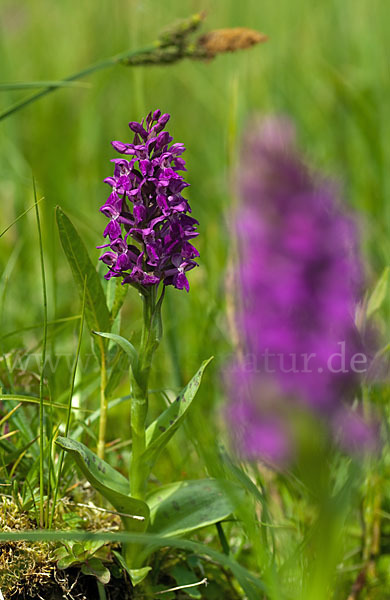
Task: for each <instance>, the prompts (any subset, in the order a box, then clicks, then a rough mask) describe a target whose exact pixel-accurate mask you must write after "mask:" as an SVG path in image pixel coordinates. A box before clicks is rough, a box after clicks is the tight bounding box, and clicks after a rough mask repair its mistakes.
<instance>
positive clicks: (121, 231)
mask: <svg viewBox="0 0 390 600" xmlns="http://www.w3.org/2000/svg"><path fill="white" fill-rule="evenodd" d="M169 118H170V115H169V114H163V115H162V114H161V111H160V110H155V111H154V112H153V113H152V112H150V113H149V114H148V115H147V117H146V118H145V119H143V121H142V122H141V123H138V122H136V121H131V122H130V123H129V127H130V129H131V131H132V132H133V133H134V139H133V142H132V143H127V144H126V143H123V142H119V141H115V142H112V146H113V147H114V149H115V150H116V151H117V152H119V153H120V154H123V155H130V158H129V160H127V158H116V159H113V161H112V162H114V165H115V166H114V174H113V176H112V177H107V178H106V179H105V180H104V181H105V183H108V185H110V186H111V188H112V191H111V194H110V196H109V197H108V199H107V201H106V202H105V204H103V206H102V207H101V208H100V210H101V212H102V213H103V214H104V215H105V216H106V217H108V218H109V219H110V221H109V223H108V225H107V227H106V228H105V230H104V234H103V235H104V237H105V238H108V240H109V243H108V244H104V245H103V246H99V247H100V248H108V247H109V250H106V251H105V252H104V254H103V255H102V256H101V257H100V260H101V261H102V262H104V263H105V264H106V265H107V266H108V268H109V271H108V273H107V274H106V275H105V278H106V279H110V278H111V277H121V278H122V283H129V284H132V285H135V286H136V287H138V289H140V287H141V289H142V288H145V289H146V288H149V287H150V286H155V285H158V284H159V283H160V282H162V283H163V284H164V285H173V286H174V287H176V288H177V289H179V290H182V289H185V290H186V291H187V292H188V290H189V283H188V279H187V276H186V274H185V273H186V272H187V271H189V270H191V269H193V268H194V267H195V266H197V263H196V262H195V261H194V258H195V257H197V256H199V253H198V251H197V250H196V248H195V247H194V246H193V245H192V244H190V242H189V241H188V240H190V239H192V238H194V237H196V236H197V235H198V232H197V230H196V227H197V225H198V222H197V221H196V220H195V219H193V218H192V217H190V216H189V214H188V213H190V212H191V208H190V205H189V203H188V200H187V199H186V198H184V197H183V196H182V191H183V190H184V189H185V188H186V187H188V185H189V184H188V183H187V182H186V181H184V178H183V176H182V175H180V174H179V173H178V171H185V170H186V169H185V161H184V160H183V159H182V158H181V155H182V154H183V152H184V151H185V147H184V145H183V144H180V143H175V144H172V145H171V146H170V145H169V144H170V143H171V142H172V141H173V138H172V137H171V136H170V135H169V133H168V132H166V131H163V130H164V128H165V126H166V124H167V123H168V121H169Z"/></svg>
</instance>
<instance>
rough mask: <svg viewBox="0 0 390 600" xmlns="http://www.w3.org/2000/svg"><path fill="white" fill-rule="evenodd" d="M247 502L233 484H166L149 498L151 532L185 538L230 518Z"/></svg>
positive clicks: (191, 482) (205, 480)
mask: <svg viewBox="0 0 390 600" xmlns="http://www.w3.org/2000/svg"><path fill="white" fill-rule="evenodd" d="M243 499H244V494H243V491H242V489H241V488H240V486H238V485H236V484H234V483H233V482H231V481H227V480H224V481H218V480H216V479H197V480H193V481H178V482H176V483H171V484H169V485H164V486H162V487H160V488H158V490H156V491H154V492H153V493H152V494H150V495H149V496H148V498H147V503H148V505H149V508H150V526H149V531H150V532H152V533H158V534H160V535H164V536H166V535H182V534H184V533H189V532H190V531H194V530H196V529H199V528H201V527H206V526H207V525H212V524H213V523H217V522H218V521H222V519H225V518H226V517H228V516H229V515H230V514H231V513H232V512H233V511H234V510H235V507H236V506H237V503H238V502H241V501H242V500H243Z"/></svg>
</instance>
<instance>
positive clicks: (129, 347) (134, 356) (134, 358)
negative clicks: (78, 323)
mask: <svg viewBox="0 0 390 600" xmlns="http://www.w3.org/2000/svg"><path fill="white" fill-rule="evenodd" d="M93 333H94V334H95V335H100V336H101V337H103V338H107V339H109V340H112V341H113V342H115V343H116V344H118V346H120V347H121V348H122V350H124V352H126V354H127V356H128V357H129V358H130V362H131V364H132V365H136V364H137V363H138V353H137V350H136V349H135V348H134V346H133V344H132V343H131V342H129V340H126V338H124V337H122V336H121V335H117V334H116V333H105V332H102V331H94V332H93Z"/></svg>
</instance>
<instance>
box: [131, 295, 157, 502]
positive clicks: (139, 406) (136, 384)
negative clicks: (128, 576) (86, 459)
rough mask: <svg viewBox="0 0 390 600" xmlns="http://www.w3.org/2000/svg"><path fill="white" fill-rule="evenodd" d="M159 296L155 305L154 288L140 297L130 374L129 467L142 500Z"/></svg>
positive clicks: (133, 489) (134, 493) (133, 486)
mask: <svg viewBox="0 0 390 600" xmlns="http://www.w3.org/2000/svg"><path fill="white" fill-rule="evenodd" d="M162 298H163V295H161V297H160V299H159V301H158V302H156V299H157V287H156V286H154V287H152V288H151V289H150V290H149V291H148V293H147V294H145V295H144V296H143V327H142V334H141V344H140V350H139V360H138V364H137V365H135V366H133V368H132V373H131V396H132V398H131V434H132V457H131V465H130V486H131V495H132V496H133V497H134V498H140V499H143V498H144V496H145V491H146V490H145V488H146V480H147V478H148V475H149V474H148V472H147V470H146V466H145V465H143V463H142V454H143V452H144V450H145V423H146V417H147V414H148V383H149V374H150V368H151V364H152V359H153V354H154V352H155V351H156V349H157V346H158V344H159V342H160V339H161V315H160V311H161V302H162Z"/></svg>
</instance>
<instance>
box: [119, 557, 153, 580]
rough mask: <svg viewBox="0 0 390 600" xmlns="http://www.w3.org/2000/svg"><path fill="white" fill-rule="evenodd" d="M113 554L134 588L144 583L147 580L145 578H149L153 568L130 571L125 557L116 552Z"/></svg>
mask: <svg viewBox="0 0 390 600" xmlns="http://www.w3.org/2000/svg"><path fill="white" fill-rule="evenodd" d="M113 554H114V556H115V558H116V559H117V560H118V562H119V564H120V565H121V567H122V568H123V569H124V570H125V571H126V573H127V574H128V575H129V577H130V579H131V583H132V584H133V586H134V587H135V586H136V585H139V584H140V583H142V581H143V580H144V579H145V577H146V576H147V574H148V573H149V571H151V570H152V567H141V568H140V569H130V568H129V567H128V566H127V564H126V561H125V559H124V558H123V556H122V555H121V554H119V552H116V551H115V550H114V551H113Z"/></svg>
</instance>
